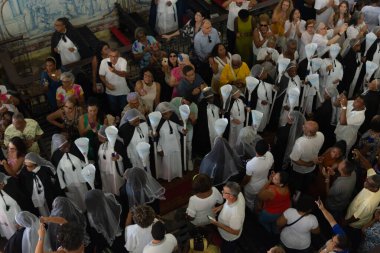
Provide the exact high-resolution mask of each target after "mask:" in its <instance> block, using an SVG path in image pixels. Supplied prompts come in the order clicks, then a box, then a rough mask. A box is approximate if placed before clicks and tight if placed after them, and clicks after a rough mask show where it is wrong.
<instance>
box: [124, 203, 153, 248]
mask: <svg viewBox="0 0 380 253" xmlns="http://www.w3.org/2000/svg"><path fill="white" fill-rule="evenodd" d="M155 216H156V214H155V213H154V210H153V208H151V207H150V206H146V205H140V206H136V207H134V208H133V209H132V210H130V211H129V213H128V217H127V221H126V227H125V242H126V243H125V248H126V249H127V250H128V252H131V253H142V252H143V249H144V247H145V245H147V244H148V243H150V242H151V241H152V240H153V237H152V234H151V231H152V225H153V223H154V222H155V221H156V219H155ZM132 219H133V222H134V223H135V224H133V225H132Z"/></svg>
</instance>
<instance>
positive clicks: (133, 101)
mask: <svg viewBox="0 0 380 253" xmlns="http://www.w3.org/2000/svg"><path fill="white" fill-rule="evenodd" d="M170 96H171V94H170ZM127 102H128V104H127V105H126V106H125V107H124V109H123V111H122V112H121V117H122V118H123V117H124V115H125V113H126V112H127V111H128V110H131V109H137V110H138V111H139V113H140V119H142V120H145V116H146V115H147V114H148V107H147V106H146V105H145V104H144V102H143V101H142V100H141V98H140V96H139V94H138V93H137V92H131V93H129V94H128V95H127Z"/></svg>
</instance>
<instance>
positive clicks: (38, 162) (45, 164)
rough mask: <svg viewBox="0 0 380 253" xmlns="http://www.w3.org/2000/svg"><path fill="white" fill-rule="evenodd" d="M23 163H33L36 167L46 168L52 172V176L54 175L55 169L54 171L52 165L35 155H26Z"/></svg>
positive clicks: (31, 153) (32, 153)
mask: <svg viewBox="0 0 380 253" xmlns="http://www.w3.org/2000/svg"><path fill="white" fill-rule="evenodd" d="M25 162H31V163H34V164H36V165H37V166H41V167H48V168H49V169H50V170H51V171H52V172H53V174H56V169H55V167H54V165H53V164H52V163H51V162H49V161H48V160H46V159H45V158H42V157H41V156H40V155H39V154H37V153H34V152H30V153H28V154H26V156H25Z"/></svg>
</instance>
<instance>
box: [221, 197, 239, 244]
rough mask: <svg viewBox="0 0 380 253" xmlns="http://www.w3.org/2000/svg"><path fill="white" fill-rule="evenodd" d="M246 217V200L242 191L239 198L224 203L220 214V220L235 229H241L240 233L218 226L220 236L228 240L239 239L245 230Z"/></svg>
mask: <svg viewBox="0 0 380 253" xmlns="http://www.w3.org/2000/svg"><path fill="white" fill-rule="evenodd" d="M244 218H245V200H244V197H243V194H242V193H239V195H238V199H237V200H236V201H235V202H234V203H233V204H228V203H227V201H226V202H225V203H224V205H223V208H222V211H220V214H219V216H218V222H220V223H223V224H224V225H226V226H228V227H230V228H232V229H235V230H240V231H239V234H238V235H233V234H231V233H228V232H227V231H225V230H223V229H221V228H219V227H218V230H219V233H220V236H221V237H222V238H223V239H224V240H226V241H234V240H236V239H238V238H239V237H240V235H241V232H242V231H243V223H244Z"/></svg>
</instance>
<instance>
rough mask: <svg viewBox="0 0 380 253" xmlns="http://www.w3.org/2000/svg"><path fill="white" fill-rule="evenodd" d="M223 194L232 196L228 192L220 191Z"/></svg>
mask: <svg viewBox="0 0 380 253" xmlns="http://www.w3.org/2000/svg"><path fill="white" fill-rule="evenodd" d="M222 193H223V194H226V195H232V193H229V192H225V191H222Z"/></svg>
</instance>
